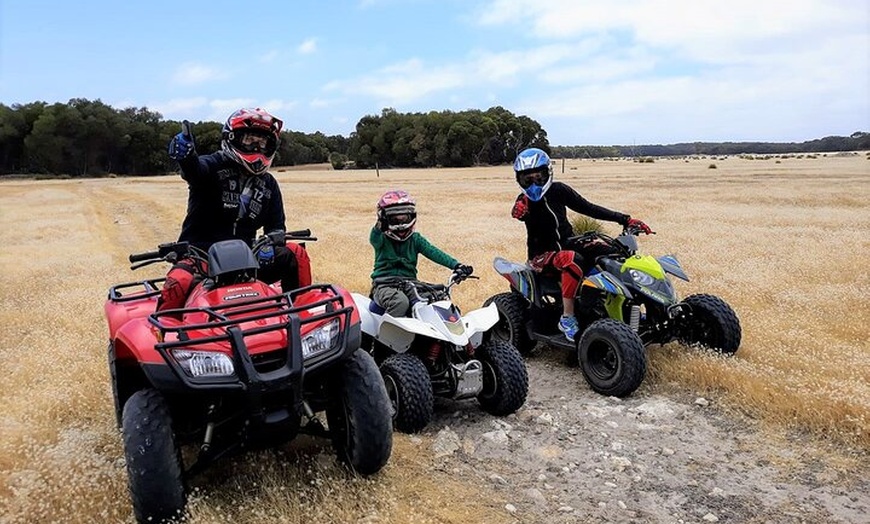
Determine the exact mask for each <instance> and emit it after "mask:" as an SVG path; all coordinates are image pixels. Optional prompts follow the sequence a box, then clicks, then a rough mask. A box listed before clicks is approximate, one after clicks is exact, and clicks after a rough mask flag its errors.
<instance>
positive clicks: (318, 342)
mask: <svg viewBox="0 0 870 524" xmlns="http://www.w3.org/2000/svg"><path fill="white" fill-rule="evenodd" d="M339 327H340V324H339V322H338V319H337V318H334V319H332V320H330V321H329V322H327V323H326V324H324V325H322V326H320V327H319V328H317V329H315V330H313V331H311V332H310V333H308V334H307V335H305V338H303V339H302V358H309V357H312V356H314V355H317V354H318V353H323V352H324V351H329V350H330V349H334V348H335V346H336V345H337V344H338V338H339V337H338V335H339Z"/></svg>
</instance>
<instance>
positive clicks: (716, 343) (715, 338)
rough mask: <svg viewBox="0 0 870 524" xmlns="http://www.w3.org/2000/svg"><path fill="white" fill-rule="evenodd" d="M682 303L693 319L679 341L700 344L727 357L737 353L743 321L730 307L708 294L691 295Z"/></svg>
mask: <svg viewBox="0 0 870 524" xmlns="http://www.w3.org/2000/svg"><path fill="white" fill-rule="evenodd" d="M683 303H685V304H688V305H689V307H690V308H691V316H690V317H688V319H687V324H688V325H686V326H685V327H684V329H683V332H682V334H681V335H680V337H679V339H680V341H681V342H683V343H684V344H689V345H691V344H699V345H701V346H704V347H707V348H710V349H712V350H713V351H718V352H719V353H722V354H724V355H733V354H734V353H735V352H736V351H737V349H738V348H739V347H740V338H741V335H742V332H741V329H740V320H739V319H738V318H737V313H735V312H734V310H733V309H731V306H729V305H728V304H727V303H726V302H725V301H724V300H722V299H721V298H719V297H717V296H714V295H707V294H698V295H690V296H688V297H686V299H685V300H684V301H683Z"/></svg>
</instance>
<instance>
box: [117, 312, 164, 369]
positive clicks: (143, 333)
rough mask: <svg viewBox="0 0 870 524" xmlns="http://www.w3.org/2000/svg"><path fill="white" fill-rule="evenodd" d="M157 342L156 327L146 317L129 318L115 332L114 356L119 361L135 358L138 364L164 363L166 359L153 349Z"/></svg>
mask: <svg viewBox="0 0 870 524" xmlns="http://www.w3.org/2000/svg"><path fill="white" fill-rule="evenodd" d="M157 342H158V340H157V328H155V327H154V326H153V325H151V323H150V322H148V319H147V318H137V319H134V320H131V321H129V322H127V323H126V324H124V325H123V326H121V328H120V329H118V331H117V332H116V333H115V338H114V340H113V345H114V346H115V358H117V359H118V360H120V361H127V360H135V361H136V362H139V363H140V364H166V360H164V359H163V357H162V356H161V355H160V353H159V352H158V351H157V350H156V349H154V345H155V344H157Z"/></svg>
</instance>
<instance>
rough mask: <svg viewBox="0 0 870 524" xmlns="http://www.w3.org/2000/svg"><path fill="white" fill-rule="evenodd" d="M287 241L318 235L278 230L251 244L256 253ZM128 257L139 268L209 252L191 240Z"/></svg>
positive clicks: (204, 256)
mask: <svg viewBox="0 0 870 524" xmlns="http://www.w3.org/2000/svg"><path fill="white" fill-rule="evenodd" d="M287 241H294V242H302V241H305V242H316V241H317V237H314V236H311V230H310V229H299V230H297V231H286V232H285V231H281V230H276V231H272V232H269V233H267V234H265V235H261V236H260V237H258V238H257V239H256V240H255V241H254V243H253V245H252V246H251V250H252V251H253V252H254V253H256V252H257V250H259V249H260V248H262V247H264V246H266V245H273V246H278V245H284V243H285V242H287ZM128 258H129V260H130V263H131V264H133V266H132V267H131V268H130V269H139V268H141V267H144V266H147V265H150V264H156V263H158V262H170V263H175V262H177V261H179V260H181V259H183V258H192V259H194V260H198V261H201V262H208V253H207V252H206V251H203V250H202V249H200V248H198V247H196V246H194V245H191V244H190V243H189V242H184V241H182V242H169V243H166V244H160V245H159V246H157V251H146V252H144V253H134V254H132V255H130V256H129V257H128Z"/></svg>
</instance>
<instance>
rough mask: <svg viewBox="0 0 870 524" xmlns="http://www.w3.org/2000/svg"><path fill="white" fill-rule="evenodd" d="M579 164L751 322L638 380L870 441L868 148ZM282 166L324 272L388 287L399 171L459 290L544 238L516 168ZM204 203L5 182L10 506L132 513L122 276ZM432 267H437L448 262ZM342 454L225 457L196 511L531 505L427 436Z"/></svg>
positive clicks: (156, 192)
mask: <svg viewBox="0 0 870 524" xmlns="http://www.w3.org/2000/svg"><path fill="white" fill-rule="evenodd" d="M713 163H715V164H716V166H717V168H716V169H710V168H709V166H710V164H713ZM560 171H561V164H559V165H557V167H556V176H557V179H559V180H562V181H565V182H568V183H569V184H571V185H572V186H573V187H574V188H575V189H577V190H578V191H579V192H580V193H581V194H583V195H584V196H585V197H586V198H588V199H589V200H591V201H593V202H595V203H599V204H601V205H604V206H606V207H609V208H611V209H616V210H620V211H623V212H627V213H630V214H632V215H633V216H635V217H637V218H641V219H643V220H644V221H645V222H647V223H648V224H649V225H651V226H652V227H653V229H655V230H656V231H657V233H658V234H657V235H655V236H650V237H645V238H642V239H640V243H641V249H642V251H644V252H647V253H650V254H655V255H660V254H665V253H674V254H676V255H677V257H678V258H679V259H680V260H681V262H682V263H683V265H684V267H685V268H686V269H687V271H688V273H689V276H690V277H691V278H692V281H691V282H689V283H678V284H677V286H678V290H679V291H680V293H681V294H683V295H687V294H690V293H695V292H705V293H713V294H716V295H719V296H721V297H722V298H724V299H725V300H727V301H728V302H729V303H730V304H731V305H732V307H733V308H734V309H735V310H736V311H737V313H738V315H739V317H740V319H741V322H742V326H743V343H742V346H741V349H740V350H739V351H738V353H737V354H736V356H735V357H734V358H731V359H723V358H716V357H713V356H710V355H706V354H702V353H699V352H695V351H688V350H686V349H684V348H681V347H679V346H677V345H675V344H674V345H668V346H665V347H663V348H652V349H651V350H650V356H651V361H650V372H649V374H648V375H647V380H646V383H645V384H644V388H643V389H642V390H640V391H639V392H638V393H637V394H644V392H655V391H666V390H668V389H669V388H675V389H677V390H683V391H687V392H691V393H692V394H703V395H705V396H706V397H708V398H715V399H716V400H717V402H718V403H719V404H720V405H723V406H726V407H727V408H728V409H731V410H733V411H734V412H735V413H738V414H740V415H742V416H748V417H751V418H753V419H756V420H759V421H761V422H762V425H764V426H766V427H769V428H771V431H773V432H780V433H781V434H784V435H800V436H801V438H808V439H811V440H816V441H827V443H828V444H829V445H830V449H831V450H832V451H835V450H838V449H839V450H842V451H843V453H852V454H856V453H857V454H859V455H865V454H866V453H868V451H870V328H868V326H870V304H868V297H870V269H868V267H870V266H868V263H867V257H868V255H870V240H868V236H867V232H868V231H870V160H868V157H867V156H865V155H864V154H860V155H849V156H837V155H826V156H820V157H818V158H800V159H798V158H787V159H782V160H781V161H779V162H777V161H775V160H774V159H768V160H748V159H740V158H728V159H709V158H707V159H689V160H683V159H679V160H676V159H673V160H665V159H657V160H656V162H655V163H633V162H631V161H626V160H622V161H605V160H599V161H592V160H585V161H569V162H567V163H566V166H565V171H564V173H561V172H560ZM276 176H277V178H278V180H279V182H280V183H281V187H282V191H283V193H284V199H285V205H286V211H287V216H288V223H287V225H288V228H291V229H297V228H311V229H312V230H313V232H314V234H315V235H316V236H318V237H319V239H320V240H319V241H318V242H315V243H312V244H310V253H311V257H312V260H313V263H314V273H315V275H314V276H315V280H317V281H326V282H334V283H338V284H341V285H344V286H345V287H347V288H350V289H351V290H353V291H360V292H365V291H367V290H368V287H369V278H368V275H369V273H370V271H371V264H372V251H371V248H370V247H369V245H368V242H367V238H368V231H369V228H370V227H371V225H372V223H373V222H374V205H375V202H376V201H377V198H378V196H379V195H380V194H381V193H382V192H383V191H384V190H386V189H389V188H395V187H401V188H404V189H407V190H408V191H410V192H411V193H412V194H413V195H414V196H415V197H416V198H417V200H418V211H419V220H418V231H420V232H422V233H423V234H424V235H426V236H427V237H428V238H429V239H430V240H431V241H432V242H433V243H435V244H436V245H438V246H440V247H441V248H443V249H444V250H445V251H447V252H449V253H451V254H453V255H454V256H455V257H456V258H458V259H459V260H461V261H462V262H464V263H467V264H472V265H474V267H475V271H476V274H478V275H479V276H480V280H479V281H472V282H468V283H466V284H464V285H463V286H460V287H458V288H457V289H456V292H455V296H454V299H455V300H456V301H457V302H458V303H459V304H460V306H462V307H465V308H468V309H472V308H476V307H478V306H480V304H481V303H482V302H483V301H484V300H485V299H486V298H487V297H489V296H490V295H492V294H495V293H497V292H501V291H504V290H506V289H507V287H506V283H505V282H504V281H503V280H502V279H501V277H498V276H497V275H496V274H495V272H494V271H493V270H492V268H491V261H492V258H493V257H494V256H496V255H500V256H504V257H506V258H510V259H515V260H518V261H520V260H522V258H523V255H524V253H525V247H524V229H523V227H522V226H521V224H520V223H518V222H516V221H514V220H512V219H511V218H510V207H511V204H512V201H513V198H514V196H515V195H516V193H517V188H516V185H515V183H514V181H513V177H512V172H511V170H510V167H507V166H503V167H495V168H469V169H453V170H390V171H381V172H380V176H379V177H376V176H375V172H374V171H348V172H332V171H321V170H318V171H313V170H292V171H290V170H288V171H286V172H279V173H277V174H276ZM185 203H186V187H185V185H184V183H183V181H181V180H180V178H179V177H177V176H166V177H149V178H132V179H127V178H105V179H89V180H57V181H30V180H9V181H2V182H0V246H2V247H0V290H2V291H0V293H2V295H0V370H2V384H0V522H2V523H9V524H12V523H23V522H129V521H131V519H132V511H131V507H130V503H129V499H128V497H127V494H126V473H125V470H124V467H123V452H122V448H121V439H120V437H119V435H118V433H117V431H116V430H115V427H114V416H113V413H112V400H111V390H110V386H109V375H108V369H107V365H106V343H107V341H106V333H107V331H106V325H105V322H104V319H103V309H102V308H103V301H104V300H105V296H106V292H107V289H108V288H109V286H111V285H112V284H115V283H120V282H128V281H132V280H138V279H141V278H146V277H150V276H158V275H161V274H162V273H163V271H164V270H165V268H159V267H154V266H152V267H149V268H146V269H144V270H141V271H139V272H138V273H136V274H134V273H131V272H130V271H129V264H127V262H126V257H127V255H128V254H129V253H133V252H141V251H145V250H149V249H153V248H154V247H155V246H156V245H157V244H158V243H161V242H166V241H170V240H174V239H175V237H176V236H177V233H178V229H179V224H180V223H181V219H182V217H183V213H184V209H185ZM617 227H618V226H616V225H615V224H608V225H607V226H606V230H607V231H609V232H611V233H615V232H616V228H617ZM420 268H421V278H423V279H428V280H432V281H443V280H445V279H446V278H447V276H448V272H447V270H445V269H444V268H440V267H438V266H435V265H433V264H431V263H430V262H428V261H425V260H422V261H421V263H420ZM422 438H428V437H426V436H424V437H422ZM530 438H532V436H530ZM328 458H329V457H328V456H327V455H326V454H324V453H321V448H320V444H319V443H306V442H305V441H304V440H303V441H301V442H299V443H295V444H291V446H289V447H288V448H286V449H284V450H282V451H281V452H280V453H271V452H266V453H262V454H258V455H254V456H249V457H246V458H242V459H238V460H233V461H231V462H230V463H229V464H227V465H224V466H222V467H218V468H217V469H215V470H213V471H211V472H209V473H208V474H206V475H205V476H204V478H203V479H202V480H200V481H199V482H198V483H197V484H196V485H195V486H196V488H197V490H196V491H195V492H194V495H193V498H192V501H191V504H190V512H191V522H194V523H202V522H228V521H231V522H235V523H244V522H290V523H296V522H298V523H302V522H305V523H315V522H369V523H373V522H435V523H448V522H449V523H460V522H509V521H511V519H509V515H507V514H506V513H505V512H504V511H503V510H502V506H503V501H498V500H495V499H494V498H492V497H489V496H488V494H487V493H485V492H483V491H481V489H480V488H479V487H478V486H476V485H472V484H469V483H463V481H462V480H460V479H455V478H453V477H452V476H451V475H450V471H449V470H444V469H443V468H437V467H433V465H432V462H431V457H430V456H429V455H428V454H426V453H423V452H422V451H421V447H420V446H417V445H415V440H414V439H412V438H411V437H408V436H405V435H396V437H395V447H394V451H393V457H392V458H391V461H390V463H389V464H388V466H387V467H386V468H385V470H384V471H383V472H382V473H381V474H380V475H378V476H376V477H375V478H372V479H361V478H357V477H354V476H353V475H350V474H348V473H347V472H346V471H345V470H343V469H341V468H340V467H338V466H336V465H335V463H334V462H333V461H332V460H331V459H330V460H327V459H328ZM204 485H207V486H208V488H207V489H202V488H200V486H204ZM456 500H461V501H462V503H461V504H456V503H451V501H456Z"/></svg>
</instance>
